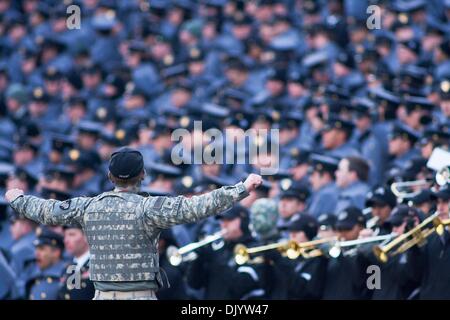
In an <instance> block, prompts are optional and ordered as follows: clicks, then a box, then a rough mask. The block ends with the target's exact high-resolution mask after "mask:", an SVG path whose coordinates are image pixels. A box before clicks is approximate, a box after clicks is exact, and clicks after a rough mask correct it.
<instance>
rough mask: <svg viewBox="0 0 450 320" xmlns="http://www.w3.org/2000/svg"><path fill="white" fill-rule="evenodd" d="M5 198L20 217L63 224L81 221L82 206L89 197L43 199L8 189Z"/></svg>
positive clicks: (51, 223)
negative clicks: (64, 199)
mask: <svg viewBox="0 0 450 320" xmlns="http://www.w3.org/2000/svg"><path fill="white" fill-rule="evenodd" d="M5 198H6V200H7V201H8V202H10V204H11V207H12V208H13V209H14V210H15V211H16V212H17V213H18V214H20V215H21V216H22V217H26V218H28V219H31V220H33V221H35V222H38V223H41V224H50V225H63V224H71V223H73V222H78V223H80V222H81V217H82V215H83V212H84V208H85V206H86V204H87V202H88V200H89V199H90V198H74V199H70V200H66V201H57V200H44V199H40V198H38V197H34V196H27V195H24V194H23V191H22V190H19V189H12V190H9V191H8V192H7V193H6V195H5Z"/></svg>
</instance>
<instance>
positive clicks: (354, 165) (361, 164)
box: [344, 157, 370, 181]
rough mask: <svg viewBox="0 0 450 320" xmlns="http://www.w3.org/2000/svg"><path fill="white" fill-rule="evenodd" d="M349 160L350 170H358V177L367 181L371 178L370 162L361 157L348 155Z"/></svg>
mask: <svg viewBox="0 0 450 320" xmlns="http://www.w3.org/2000/svg"><path fill="white" fill-rule="evenodd" d="M344 159H347V160H348V171H354V172H356V175H357V176H358V179H359V180H361V181H367V180H368V179H369V170H370V167H369V164H368V163H367V161H366V160H364V159H363V158H360V157H346V158H344Z"/></svg>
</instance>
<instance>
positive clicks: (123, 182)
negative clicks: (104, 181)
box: [109, 172, 142, 188]
mask: <svg viewBox="0 0 450 320" xmlns="http://www.w3.org/2000/svg"><path fill="white" fill-rule="evenodd" d="M141 175H142V172H141V173H140V174H139V175H137V176H136V177H133V178H130V179H121V178H117V177H116V176H114V175H113V174H112V173H111V172H109V179H110V180H111V182H112V183H113V184H114V185H115V186H118V187H121V188H126V187H132V186H135V185H137V184H138V183H139V181H141V179H142V177H141Z"/></svg>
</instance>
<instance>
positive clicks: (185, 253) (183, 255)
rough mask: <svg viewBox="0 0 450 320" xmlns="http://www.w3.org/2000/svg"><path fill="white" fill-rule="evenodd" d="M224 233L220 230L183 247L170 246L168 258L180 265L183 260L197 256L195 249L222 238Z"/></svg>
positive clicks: (172, 262) (175, 264)
mask: <svg viewBox="0 0 450 320" xmlns="http://www.w3.org/2000/svg"><path fill="white" fill-rule="evenodd" d="M224 234H225V232H224V231H219V232H216V233H214V234H212V235H209V236H206V237H205V238H204V239H203V240H200V241H198V242H193V243H189V244H187V245H185V246H183V247H181V248H177V247H175V246H169V247H168V248H167V258H168V260H169V262H170V264H171V265H173V266H178V265H180V264H181V263H182V262H186V261H192V260H195V259H196V258H197V255H196V253H195V250H197V249H198V248H201V247H204V246H206V245H208V244H210V243H213V242H215V241H217V240H220V239H222V238H223V236H224Z"/></svg>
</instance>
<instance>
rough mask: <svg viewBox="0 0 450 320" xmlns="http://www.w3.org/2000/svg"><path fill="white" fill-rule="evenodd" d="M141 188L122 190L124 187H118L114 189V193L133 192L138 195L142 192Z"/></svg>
mask: <svg viewBox="0 0 450 320" xmlns="http://www.w3.org/2000/svg"><path fill="white" fill-rule="evenodd" d="M140 189H141V188H140V187H137V186H133V187H127V188H122V187H118V186H116V187H115V188H114V190H113V191H114V192H132V193H138V192H139V191H140Z"/></svg>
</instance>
